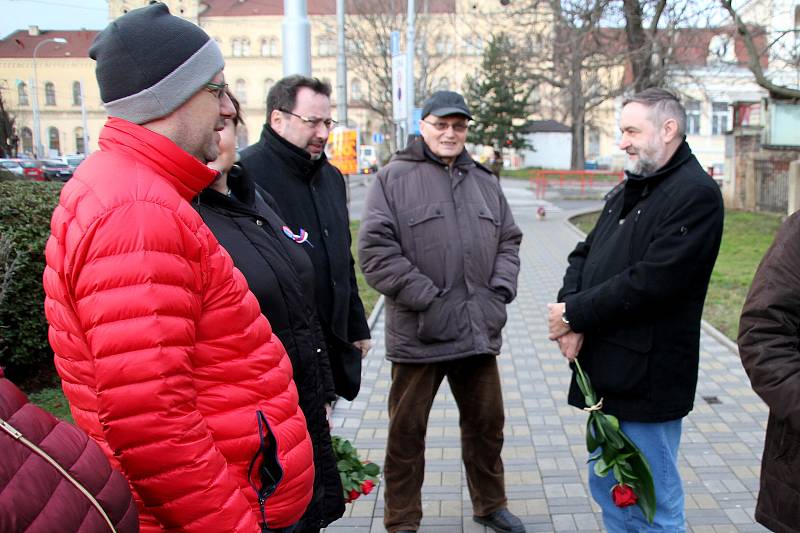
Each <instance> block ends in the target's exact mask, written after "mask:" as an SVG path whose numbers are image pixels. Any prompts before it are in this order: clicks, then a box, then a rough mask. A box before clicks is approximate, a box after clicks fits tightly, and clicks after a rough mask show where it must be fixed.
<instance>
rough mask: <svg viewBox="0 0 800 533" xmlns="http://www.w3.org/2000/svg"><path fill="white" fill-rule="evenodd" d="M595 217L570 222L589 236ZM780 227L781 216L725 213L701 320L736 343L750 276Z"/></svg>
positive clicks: (592, 214)
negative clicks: (718, 247) (723, 226)
mask: <svg viewBox="0 0 800 533" xmlns="http://www.w3.org/2000/svg"><path fill="white" fill-rule="evenodd" d="M597 216H598V213H589V214H587V215H580V216H578V217H574V218H572V219H571V222H572V223H573V224H575V225H576V226H577V227H578V228H580V230H581V231H583V232H584V233H588V232H589V231H590V230H591V229H592V227H594V223H595V221H596V220H597ZM780 224H781V217H780V215H773V214H767V213H748V212H745V211H726V212H725V229H724V231H723V234H722V244H721V245H720V250H719V256H718V257H717V263H716V264H715V265H714V271H713V272H712V273H711V283H710V284H709V286H708V295H707V296H706V305H705V309H704V311H703V318H705V319H706V320H707V321H708V322H709V323H710V324H711V325H713V326H714V327H715V328H717V329H718V330H720V331H721V332H722V333H724V334H725V335H726V336H727V337H728V338H729V339H731V340H736V335H737V333H738V330H739V315H740V314H741V311H742V305H743V304H744V299H745V297H746V296H747V291H748V289H749V288H750V283H751V282H752V281H753V275H754V274H755V272H756V268H758V264H759V263H760V262H761V258H762V257H763V256H764V253H765V252H766V251H767V248H769V246H770V244H772V240H773V239H774V238H775V232H776V231H777V230H778V227H779V226H780Z"/></svg>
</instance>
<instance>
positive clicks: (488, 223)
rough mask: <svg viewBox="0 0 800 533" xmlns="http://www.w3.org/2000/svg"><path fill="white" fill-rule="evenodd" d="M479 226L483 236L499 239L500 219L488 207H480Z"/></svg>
mask: <svg viewBox="0 0 800 533" xmlns="http://www.w3.org/2000/svg"><path fill="white" fill-rule="evenodd" d="M478 227H479V229H480V235H481V237H482V238H484V239H491V240H497V235H498V233H499V232H500V220H499V219H498V218H496V217H495V216H494V215H493V214H492V212H491V211H489V210H488V209H487V208H485V207H482V208H480V209H478Z"/></svg>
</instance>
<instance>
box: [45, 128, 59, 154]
mask: <svg viewBox="0 0 800 533" xmlns="http://www.w3.org/2000/svg"><path fill="white" fill-rule="evenodd" d="M47 140H48V141H47V142H48V146H49V147H50V151H51V152H55V153H57V154H61V138H60V137H59V135H58V128H55V127H52V126H51V127H50V128H49V129H48V130H47Z"/></svg>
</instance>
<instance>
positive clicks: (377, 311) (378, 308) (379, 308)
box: [367, 294, 384, 333]
mask: <svg viewBox="0 0 800 533" xmlns="http://www.w3.org/2000/svg"><path fill="white" fill-rule="evenodd" d="M383 300H384V296H383V294H381V296H380V298H378V301H377V302H375V307H373V308H372V312H371V313H370V314H369V318H368V319H367V325H368V326H369V331H370V333H372V328H374V327H375V322H377V321H378V317H380V316H381V313H382V312H383Z"/></svg>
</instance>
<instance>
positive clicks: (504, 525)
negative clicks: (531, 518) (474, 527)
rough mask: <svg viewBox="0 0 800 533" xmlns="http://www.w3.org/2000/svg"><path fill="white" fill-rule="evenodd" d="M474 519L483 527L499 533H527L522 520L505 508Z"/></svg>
mask: <svg viewBox="0 0 800 533" xmlns="http://www.w3.org/2000/svg"><path fill="white" fill-rule="evenodd" d="M472 519H473V520H474V521H475V522H477V523H479V524H481V525H484V526H486V527H488V528H490V529H494V530H495V531H497V533H525V526H523V525H522V520H520V519H519V518H517V517H516V516H515V515H514V514H513V513H512V512H511V511H509V510H508V509H507V508H505V507H504V508H503V509H499V510H497V511H495V512H493V513H492V514H490V515H486V516H473V517H472Z"/></svg>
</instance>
